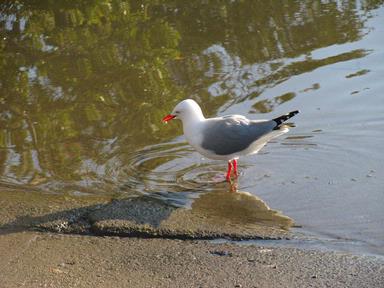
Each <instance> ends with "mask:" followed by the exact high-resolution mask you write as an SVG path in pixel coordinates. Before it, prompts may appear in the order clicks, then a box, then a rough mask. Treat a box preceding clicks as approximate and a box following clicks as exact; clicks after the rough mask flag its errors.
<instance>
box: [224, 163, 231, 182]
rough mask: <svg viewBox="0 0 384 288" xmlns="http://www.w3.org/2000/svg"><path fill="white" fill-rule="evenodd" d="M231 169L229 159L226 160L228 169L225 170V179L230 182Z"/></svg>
mask: <svg viewBox="0 0 384 288" xmlns="http://www.w3.org/2000/svg"><path fill="white" fill-rule="evenodd" d="M231 171H232V163H231V161H228V171H227V176H226V177H225V179H227V181H228V182H231Z"/></svg>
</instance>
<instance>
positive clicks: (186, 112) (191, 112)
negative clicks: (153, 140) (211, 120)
mask: <svg viewBox="0 0 384 288" xmlns="http://www.w3.org/2000/svg"><path fill="white" fill-rule="evenodd" d="M203 118H204V116H203V112H202V111H201V108H200V106H199V104H197V103H196V102H195V101H194V100H192V99H186V100H183V101H181V102H180V103H179V104H177V105H176V106H175V108H173V111H172V113H171V114H168V115H167V116H165V117H164V118H163V120H162V121H163V122H165V123H166V122H168V121H170V120H172V119H180V120H181V121H183V122H184V121H189V120H200V119H203Z"/></svg>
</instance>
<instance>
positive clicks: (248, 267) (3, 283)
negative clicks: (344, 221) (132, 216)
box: [0, 231, 384, 288]
mask: <svg viewBox="0 0 384 288" xmlns="http://www.w3.org/2000/svg"><path fill="white" fill-rule="evenodd" d="M0 254H1V255H2V257H1V258H0V271H1V272H0V273H1V275H0V287H3V288H13V287H31V288H33V287H383V286H382V285H383V283H384V262H383V261H382V260H379V259H376V258H373V257H362V256H353V255H347V254H341V253H324V252H316V251H304V250H299V249H293V248H266V247H260V246H247V247H239V246H237V245H232V244H212V243H209V242H208V241H196V240H169V239H138V238H129V237H128V238H120V237H97V236H79V235H60V234H51V233H39V232H19V233H7V232H6V231H2V235H0Z"/></svg>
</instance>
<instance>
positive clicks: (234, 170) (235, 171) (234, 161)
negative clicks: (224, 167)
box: [233, 159, 239, 177]
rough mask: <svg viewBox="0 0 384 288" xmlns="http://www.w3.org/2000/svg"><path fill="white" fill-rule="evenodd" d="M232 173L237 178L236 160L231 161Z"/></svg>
mask: <svg viewBox="0 0 384 288" xmlns="http://www.w3.org/2000/svg"><path fill="white" fill-rule="evenodd" d="M233 172H234V173H235V176H236V177H237V176H239V175H238V174H237V161H236V159H233Z"/></svg>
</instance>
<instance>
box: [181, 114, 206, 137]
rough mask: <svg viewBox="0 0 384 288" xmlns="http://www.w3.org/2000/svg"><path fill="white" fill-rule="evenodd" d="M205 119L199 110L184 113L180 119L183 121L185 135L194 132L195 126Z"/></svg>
mask: <svg viewBox="0 0 384 288" xmlns="http://www.w3.org/2000/svg"><path fill="white" fill-rule="evenodd" d="M204 120H205V117H204V115H203V112H202V111H201V110H193V111H190V113H188V114H186V115H184V117H183V119H181V121H182V122H183V130H184V135H185V136H187V137H188V136H190V135H192V134H194V131H195V129H196V128H197V126H198V125H199V124H200V123H201V122H203V121H204Z"/></svg>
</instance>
